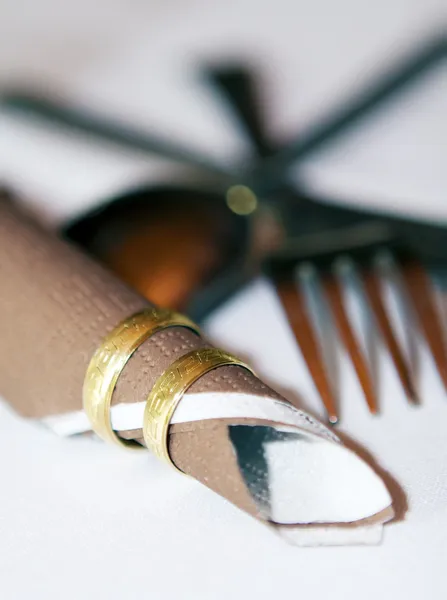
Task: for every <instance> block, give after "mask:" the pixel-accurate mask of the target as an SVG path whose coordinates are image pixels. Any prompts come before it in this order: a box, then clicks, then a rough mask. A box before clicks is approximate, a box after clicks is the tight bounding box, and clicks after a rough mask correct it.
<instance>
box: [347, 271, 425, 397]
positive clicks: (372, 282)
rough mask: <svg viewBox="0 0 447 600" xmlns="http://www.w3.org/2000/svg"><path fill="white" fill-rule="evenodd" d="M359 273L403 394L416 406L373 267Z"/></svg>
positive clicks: (407, 372)
mask: <svg viewBox="0 0 447 600" xmlns="http://www.w3.org/2000/svg"><path fill="white" fill-rule="evenodd" d="M359 273H360V277H361V280H362V282H363V286H364V289H365V293H366V296H367V298H368V301H369V304H370V306H371V309H372V311H373V314H374V315H375V318H376V320H377V324H378V326H379V328H380V331H381V332H382V335H383V339H384V341H385V344H386V346H387V348H388V350H389V352H390V354H391V358H392V360H393V363H394V366H395V367H396V371H397V373H398V375H399V379H400V381H401V383H402V387H403V388H404V390H405V394H406V395H407V398H408V400H409V401H410V402H412V403H414V404H417V403H418V394H417V392H416V388H415V385H414V382H413V379H412V376H411V371H410V369H409V367H408V365H407V361H406V360H405V356H404V354H403V352H402V351H401V348H400V346H399V343H398V341H397V338H396V336H395V334H394V331H393V327H392V325H391V321H390V318H389V316H388V311H387V309H386V308H385V304H384V302H383V300H382V289H381V285H380V279H379V276H378V274H377V273H376V272H375V270H374V267H366V268H365V267H364V268H361V269H359Z"/></svg>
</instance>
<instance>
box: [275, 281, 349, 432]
mask: <svg viewBox="0 0 447 600" xmlns="http://www.w3.org/2000/svg"><path fill="white" fill-rule="evenodd" d="M274 283H275V286H276V291H277V294H278V297H279V300H280V302H281V304H282V306H283V309H284V311H285V313H286V316H287V319H288V321H289V324H290V326H291V328H292V331H293V333H294V335H295V339H296V341H297V343H298V345H299V347H300V349H301V353H302V355H303V357H304V360H305V361H306V364H307V368H308V369H309V372H310V374H311V376H312V379H313V381H314V384H315V386H316V388H317V390H318V392H319V394H320V396H321V399H322V401H323V404H324V406H325V408H326V412H327V415H328V419H329V421H330V422H331V423H333V424H334V423H337V421H338V412H337V407H336V400H335V396H334V392H333V389H332V385H331V382H330V380H329V376H328V373H327V370H326V367H325V364H324V358H323V355H322V353H321V350H320V347H319V344H318V339H317V336H316V334H315V331H314V328H313V325H312V323H311V321H310V318H309V316H308V314H307V310H306V306H305V300H304V296H303V292H302V290H301V289H300V287H299V286H298V285H297V283H296V282H295V279H294V277H293V274H291V275H290V276H289V277H287V278H285V277H284V278H281V279H280V280H276V281H275V282H274Z"/></svg>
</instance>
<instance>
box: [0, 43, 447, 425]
mask: <svg viewBox="0 0 447 600" xmlns="http://www.w3.org/2000/svg"><path fill="white" fill-rule="evenodd" d="M446 55H447V42H446V38H445V36H436V37H435V38H434V39H433V40H432V41H431V42H430V43H429V44H428V45H427V46H425V47H423V48H422V50H421V49H419V50H418V51H417V52H416V53H415V55H414V56H412V57H410V59H409V60H407V61H406V63H405V64H404V65H399V66H398V68H397V69H395V70H394V71H390V72H389V73H388V74H387V75H386V76H385V77H384V78H382V79H381V80H380V81H379V82H378V83H376V84H375V85H373V86H370V88H369V89H368V90H366V92H364V93H363V95H360V96H359V97H358V98H356V99H355V100H354V101H353V102H352V103H351V104H349V105H348V106H347V107H345V108H344V109H342V110H340V111H338V112H336V113H335V115H330V116H329V117H328V118H326V119H323V122H322V123H321V124H320V125H319V126H317V127H315V128H313V129H311V130H310V132H308V133H306V132H304V133H303V134H302V135H301V136H299V137H298V139H297V140H295V141H293V142H292V143H290V144H288V145H279V144H275V143H273V142H272V141H271V140H270V139H269V136H268V135H266V133H265V130H264V126H263V117H262V114H261V110H260V107H261V103H260V102H259V101H258V93H257V89H256V86H255V82H254V81H253V79H252V77H251V76H250V72H249V71H247V69H245V68H241V67H237V66H236V67H235V68H234V67H233V68H226V69H225V68H211V69H208V70H207V77H208V81H209V82H211V83H212V85H213V86H214V88H215V89H216V90H218V91H220V93H221V95H222V94H223V95H224V96H225V97H226V99H227V100H228V101H229V104H230V106H231V108H232V109H233V111H234V113H235V114H236V116H237V118H238V120H239V123H240V125H242V128H243V129H244V131H245V133H246V135H247V137H248V138H249V140H250V141H251V144H252V146H253V149H254V151H255V152H254V153H255V157H254V160H252V161H251V162H250V163H249V164H248V165H244V168H242V169H240V170H239V171H238V172H230V171H228V169H225V168H223V167H221V166H220V165H215V164H214V163H212V162H210V160H209V159H208V157H204V156H199V155H197V153H193V152H191V151H190V150H189V149H187V148H179V147H178V146H177V145H175V144H172V143H170V142H169V141H167V140H164V139H161V138H158V137H154V136H152V137H151V136H148V135H146V134H142V133H141V132H140V131H132V130H129V129H128V128H125V127H123V126H120V125H117V124H113V123H110V122H108V121H105V120H102V119H98V118H97V117H93V116H91V115H86V114H85V113H82V112H79V111H76V110H74V109H70V108H67V107H63V106H59V105H58V104H57V103H52V102H51V101H48V100H46V99H45V98H38V97H36V96H33V95H30V96H28V95H23V94H9V95H8V94H6V95H3V98H2V105H3V106H4V107H5V108H9V109H12V110H16V111H17V110H18V111H22V112H25V113H29V114H34V115H36V116H40V117H41V118H44V119H46V120H50V121H53V122H54V123H56V124H59V125H62V126H65V127H69V128H71V129H75V130H80V131H84V132H87V133H88V134H89V135H96V136H98V137H101V138H103V139H106V140H108V141H113V142H114V143H118V144H120V145H122V146H126V147H130V148H134V149H138V150H139V151H144V152H146V153H148V154H149V155H150V154H154V153H155V154H158V155H162V156H167V157H169V158H171V159H174V160H178V161H181V162H183V163H185V164H189V165H191V166H194V167H200V168H203V169H205V170H206V171H207V172H209V173H210V174H214V175H215V179H216V181H217V183H216V185H217V186H218V190H219V192H221V193H222V196H223V197H224V195H225V190H227V189H228V188H230V189H232V190H233V191H234V184H235V183H242V184H243V185H241V186H236V188H237V187H239V188H240V189H241V190H242V192H244V191H245V192H246V191H247V189H248V190H249V191H250V190H251V192H250V193H252V195H253V196H254V197H255V198H257V199H258V209H259V210H258V209H256V210H254V211H253V212H252V213H251V214H250V215H249V216H248V217H247V218H248V219H250V220H251V221H252V223H253V224H255V225H256V223H257V222H259V221H262V219H263V215H265V214H268V215H269V218H271V217H273V219H274V220H275V222H276V225H277V226H278V227H277V229H278V228H279V229H280V230H281V232H282V239H281V243H280V245H279V247H277V248H275V249H274V251H272V249H271V247H269V250H268V252H265V253H264V254H258V255H256V257H255V261H254V262H253V261H252V263H251V266H250V271H249V272H247V273H242V272H241V274H242V276H240V275H238V276H235V277H236V279H237V281H236V282H235V281H233V282H227V286H226V288H227V289H228V288H229V287H231V285H232V284H234V283H235V285H233V287H237V286H238V285H241V284H242V282H244V281H246V280H247V278H248V277H250V276H252V275H253V273H254V272H255V270H256V267H258V268H262V269H263V270H264V272H266V273H267V274H268V275H269V277H270V278H271V279H272V281H273V282H274V285H275V288H276V290H277V294H278V297H279V299H280V301H281V303H282V306H283V308H284V311H285V313H286V315H287V318H288V321H289V323H290V326H291V328H292V330H293V332H294V334H295V337H296V340H297V343H298V345H299V346H300V348H301V351H302V354H303V356H304V359H305V361H306V363H307V365H308V368H309V371H310V373H311V375H312V377H313V380H314V382H315V385H316V388H317V390H318V391H319V394H320V396H321V398H322V401H323V403H324V405H325V407H326V411H327V415H328V419H329V421H330V422H332V423H336V422H337V421H338V419H339V411H338V407H337V401H336V394H335V392H334V386H333V382H332V381H331V377H330V374H329V372H328V369H327V366H326V365H325V359H324V355H323V354H324V353H323V349H322V347H321V344H320V342H319V339H318V334H317V331H316V329H317V328H316V326H315V322H314V321H313V320H312V318H311V315H310V313H309V310H308V304H307V302H306V297H305V290H304V288H305V287H306V286H303V285H301V284H299V278H297V277H296V272H297V269H298V267H299V266H300V265H301V266H303V265H306V264H309V263H311V264H313V265H314V267H315V270H316V272H317V274H318V277H316V278H314V279H316V281H317V282H319V283H320V284H321V285H320V287H321V293H320V296H322V297H323V298H324V299H325V300H326V304H327V305H328V308H329V310H330V313H331V314H332V317H333V320H334V321H335V323H336V325H337V328H338V331H339V333H340V338H341V340H342V342H343V343H344V345H345V347H346V349H347V351H348V354H349V356H350V357H351V360H352V363H353V365H354V368H355V370H356V373H357V376H358V379H359V381H360V383H361V386H362V389H363V392H364V395H365V398H366V401H367V404H368V407H369V409H370V411H371V412H372V413H376V412H378V398H377V390H376V384H375V377H374V373H373V370H372V369H371V368H370V365H369V364H368V360H367V358H366V355H365V352H364V351H363V349H362V347H361V344H360V341H359V338H358V335H357V334H356V331H355V328H354V327H353V325H352V323H351V319H350V316H349V311H348V309H347V307H346V302H345V298H344V290H343V286H342V284H341V281H340V269H339V266H338V265H339V264H340V261H341V260H342V259H343V260H344V262H345V263H346V260H345V259H346V257H348V258H349V260H350V263H351V271H352V272H355V273H357V276H358V279H359V281H360V286H359V287H360V288H361V290H362V294H363V297H364V300H365V302H364V304H367V305H368V306H370V308H371V312H372V313H373V315H374V318H375V322H376V326H377V328H378V329H379V330H380V332H381V334H382V337H383V339H384V341H385V344H386V346H387V348H388V351H389V353H390V356H391V358H392V361H393V363H394V366H395V368H396V371H397V373H398V375H399V378H400V381H401V383H402V386H403V389H404V390H405V393H406V395H407V397H408V399H409V400H410V402H412V403H417V401H418V394H417V390H416V385H415V381H414V373H413V370H412V368H411V366H410V365H409V364H408V361H407V359H406V356H405V353H404V352H403V350H402V348H401V344H400V343H399V340H398V337H397V335H396V332H395V328H394V327H393V324H392V319H391V317H390V315H389V311H388V309H387V306H386V302H385V300H384V293H383V286H382V275H383V272H382V270H381V269H380V268H379V267H378V266H377V264H376V257H377V256H379V255H380V253H381V252H382V250H383V249H386V250H387V251H388V252H391V253H392V256H393V257H394V261H395V269H394V272H395V273H397V275H398V276H399V278H400V280H401V284H402V288H403V290H404V291H405V293H406V295H407V296H408V298H409V299H410V301H411V305H412V307H413V312H414V314H415V316H416V318H417V320H418V322H419V325H420V328H421V329H422V331H423V333H424V336H425V338H426V340H427V343H428V346H429V349H430V351H431V354H432V356H433V358H434V360H435V363H436V366H437V370H438V372H439V375H440V377H441V379H442V382H443V385H444V387H446V388H447V353H446V345H445V340H444V337H443V334H442V332H443V324H442V321H441V318H440V314H439V311H438V309H437V306H436V304H435V301H434V298H433V289H432V283H431V281H430V275H429V273H433V272H434V269H437V271H438V272H439V273H442V272H443V270H445V266H446V265H447V228H444V227H441V226H437V225H429V224H424V223H418V222H415V221H409V220H405V219H399V218H396V217H392V216H389V215H379V214H373V213H368V212H367V211H360V210H352V209H347V208H344V207H341V206H336V205H335V204H334V202H333V201H331V200H330V199H325V198H317V197H315V196H312V197H311V196H310V195H309V194H307V193H305V192H304V191H303V190H300V189H297V188H295V189H291V188H290V187H289V186H288V184H287V169H288V168H290V167H291V166H292V165H293V166H294V167H295V166H296V165H297V164H298V163H299V161H300V160H302V159H304V158H307V157H308V155H309V154H310V153H311V152H314V151H316V150H318V149H320V148H322V147H323V146H324V145H325V144H327V143H329V142H332V141H333V140H334V139H336V137H337V136H338V135H340V134H342V133H343V132H344V131H345V130H346V129H347V128H349V127H352V126H353V125H355V124H356V123H357V122H358V121H359V120H361V119H363V118H365V117H367V116H368V115H369V114H371V112H372V111H373V110H375V109H376V108H377V107H378V106H379V105H381V104H383V103H384V102H386V101H387V100H389V99H390V98H391V97H392V96H394V95H395V94H396V93H398V92H400V91H401V90H402V89H403V88H404V87H405V86H408V85H410V84H411V83H412V82H413V81H414V80H415V79H416V78H417V77H419V76H420V75H421V74H423V73H425V72H426V71H427V70H428V69H430V68H432V67H433V66H434V65H436V64H437V63H438V62H439V61H440V60H444V59H445V57H446ZM227 197H228V196H227ZM232 200H233V201H235V198H234V197H233V198H232ZM236 201H237V198H236ZM230 208H231V206H230ZM247 229H250V228H247ZM246 247H248V252H247V254H248V255H251V254H252V248H251V246H250V244H249V243H247V240H241V248H244V250H243V251H241V252H245V248H246ZM242 258H243V257H242ZM251 258H253V257H252V256H251ZM247 262H248V261H247V260H245V259H244V260H242V259H241V260H240V264H241V265H242V264H247ZM240 270H241V268H240ZM238 277H239V279H238ZM441 279H443V281H444V283H445V282H446V281H447V278H446V277H443V278H441ZM218 295H219V298H220V299H221V300H222V299H223V298H224V297H225V298H226V296H227V294H226V292H225V293H221V291H220V290H219V294H218ZM202 316H203V315H202ZM320 325H321V323H320Z"/></svg>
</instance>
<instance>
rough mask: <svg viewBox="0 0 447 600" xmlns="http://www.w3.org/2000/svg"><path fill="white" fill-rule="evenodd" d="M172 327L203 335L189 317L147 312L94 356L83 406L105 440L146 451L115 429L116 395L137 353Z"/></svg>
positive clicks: (133, 318)
mask: <svg viewBox="0 0 447 600" xmlns="http://www.w3.org/2000/svg"><path fill="white" fill-rule="evenodd" d="M168 327H187V328H188V329H191V330H192V331H194V332H195V333H197V334H198V335H200V330H199V328H198V326H197V325H196V324H195V323H193V322H192V321H191V320H190V319H188V318H187V317H185V316H183V315H181V314H178V313H176V312H172V311H169V310H165V309H158V308H147V309H144V310H143V311H141V312H138V313H136V314H134V315H133V316H131V317H128V318H127V319H125V320H124V321H122V323H120V324H119V325H118V326H117V327H115V329H113V331H112V332H111V333H109V335H107V337H106V338H105V339H104V340H103V342H102V344H101V345H100V346H99V348H98V349H97V350H96V352H95V354H94V355H93V357H92V359H91V361H90V363H89V365H88V368H87V372H86V376H85V380H84V387H83V404H84V410H85V412H86V414H87V416H88V419H89V421H90V423H91V426H92V429H93V431H94V432H95V433H96V434H97V435H98V436H99V437H100V438H102V439H103V440H105V441H107V442H112V443H115V444H118V445H120V446H125V447H126V448H132V449H134V448H135V449H141V448H143V446H141V445H140V444H138V443H137V442H135V441H133V440H124V439H122V438H120V437H119V436H118V435H117V434H116V433H115V432H114V430H113V429H112V424H111V419H110V408H111V404H112V396H113V391H114V389H115V385H116V382H117V381H118V378H119V376H120V374H121V373H122V371H123V369H124V367H125V366H126V364H127V362H128V360H129V359H130V357H131V356H132V354H133V353H134V352H135V350H136V349H137V348H138V347H139V346H140V345H141V344H142V343H143V342H144V341H146V340H147V339H148V338H149V337H151V336H152V335H153V334H154V333H156V332H158V331H161V330H162V329H166V328H168Z"/></svg>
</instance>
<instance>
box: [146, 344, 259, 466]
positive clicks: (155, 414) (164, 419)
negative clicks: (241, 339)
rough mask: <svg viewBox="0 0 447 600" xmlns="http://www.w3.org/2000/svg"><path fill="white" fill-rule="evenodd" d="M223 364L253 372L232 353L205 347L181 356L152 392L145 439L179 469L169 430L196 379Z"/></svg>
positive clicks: (162, 376)
mask: <svg viewBox="0 0 447 600" xmlns="http://www.w3.org/2000/svg"><path fill="white" fill-rule="evenodd" d="M223 365H236V366H240V367H243V368H244V369H247V370H248V371H250V372H251V369H250V367H249V366H248V365H246V364H245V363H243V362H242V361H240V360H239V359H238V358H236V357H235V356H233V355H232V354H229V353H228V352H224V351H223V350H219V349H218V348H202V349H200V350H193V351H192V352H188V354H185V355H184V356H181V357H180V358H179V359H177V360H176V361H175V362H174V363H173V364H172V365H171V366H170V367H169V368H168V369H167V370H166V371H165V372H164V373H163V375H161V376H160V377H159V378H158V380H157V381H156V383H155V385H154V387H153V388H152V391H151V393H150V394H149V397H148V400H147V404H146V408H145V411H144V422H143V435H144V441H145V442H146V446H147V447H148V448H149V449H150V450H152V452H154V454H155V455H156V456H158V458H161V459H164V460H166V461H167V462H168V463H170V464H171V465H172V466H174V468H176V469H177V467H176V466H175V465H174V463H173V462H172V460H171V457H170V456H169V450H168V429H169V424H170V422H171V418H172V415H173V414H174V411H175V409H176V408H177V405H178V403H179V402H180V400H181V399H182V397H183V394H184V393H185V392H186V390H187V389H188V388H189V387H190V386H191V385H192V384H193V383H194V382H195V381H197V380H198V379H199V378H200V377H202V375H204V374H205V373H208V371H211V370H212V369H216V368H217V367H221V366H223ZM177 470H179V469H177Z"/></svg>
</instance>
